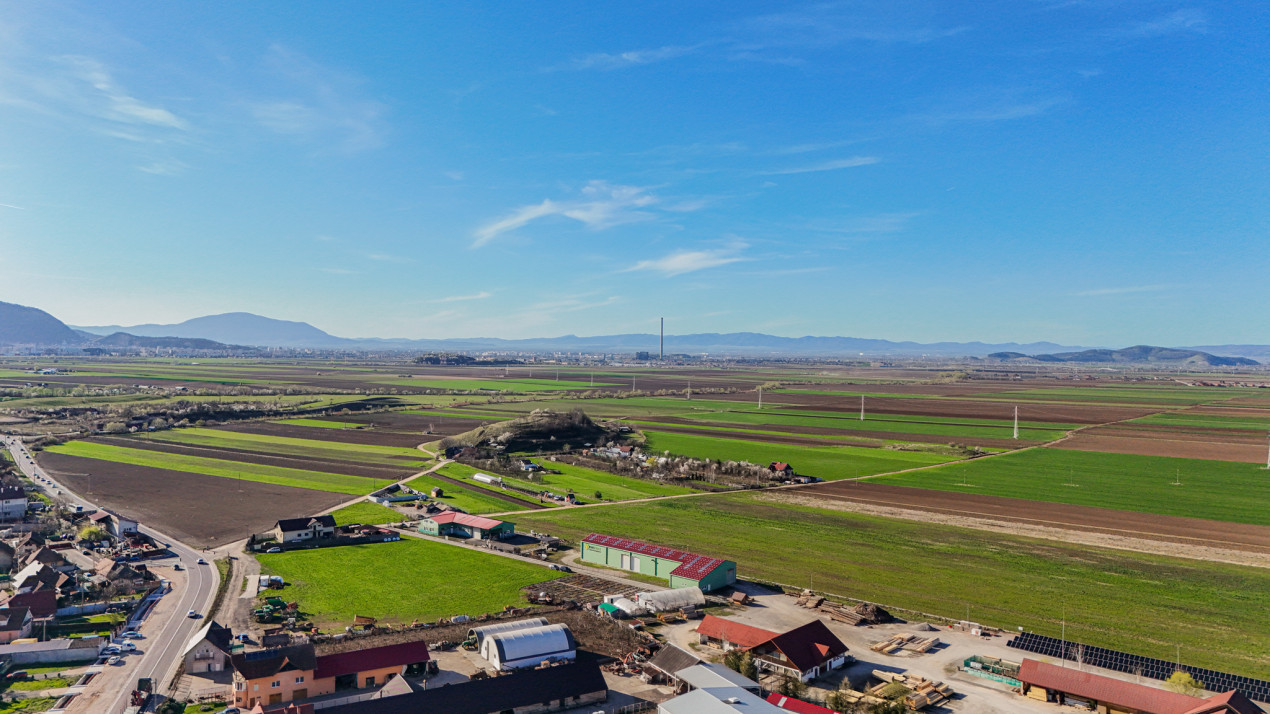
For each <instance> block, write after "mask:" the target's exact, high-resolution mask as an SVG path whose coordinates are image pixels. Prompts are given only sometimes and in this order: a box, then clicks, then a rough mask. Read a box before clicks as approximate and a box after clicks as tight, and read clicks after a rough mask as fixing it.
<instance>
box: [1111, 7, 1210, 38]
mask: <svg viewBox="0 0 1270 714" xmlns="http://www.w3.org/2000/svg"><path fill="white" fill-rule="evenodd" d="M1207 29H1208V15H1207V14H1205V13H1204V11H1203V10H1200V9H1198V8H1181V9H1179V10H1174V11H1173V12H1171V13H1169V14H1167V15H1163V16H1161V17H1157V18H1154V19H1152V20H1145V21H1142V22H1136V23H1134V24H1132V25H1128V26H1126V27H1122V28H1119V29H1118V30H1114V31H1113V32H1112V34H1113V35H1116V36H1119V37H1128V38H1137V39H1147V38H1151V37H1162V36H1164V35H1173V34H1177V33H1179V32H1204V31H1205V30H1207Z"/></svg>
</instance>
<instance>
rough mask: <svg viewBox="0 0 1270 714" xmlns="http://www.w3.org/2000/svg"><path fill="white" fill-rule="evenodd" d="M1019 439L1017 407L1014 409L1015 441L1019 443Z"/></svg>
mask: <svg viewBox="0 0 1270 714" xmlns="http://www.w3.org/2000/svg"><path fill="white" fill-rule="evenodd" d="M1018 438H1019V408H1018V407H1015V408H1014V439H1015V441H1017V440H1018Z"/></svg>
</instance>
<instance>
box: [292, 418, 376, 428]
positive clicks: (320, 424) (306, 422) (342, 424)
mask: <svg viewBox="0 0 1270 714" xmlns="http://www.w3.org/2000/svg"><path fill="white" fill-rule="evenodd" d="M273 423H274V424H281V425H283V426H311V427H316V428H319V429H356V428H357V427H359V426H365V424H358V423H357V422H351V421H328V420H326V419H278V420H275V421H274V422H273Z"/></svg>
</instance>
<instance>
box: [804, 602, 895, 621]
mask: <svg viewBox="0 0 1270 714" xmlns="http://www.w3.org/2000/svg"><path fill="white" fill-rule="evenodd" d="M819 607H820V609H821V610H822V611H824V612H825V613H826V614H828V615H829V618H830V619H831V620H835V621H837V622H845V623H847V624H848V625H861V626H862V625H880V624H882V623H884V622H891V621H892V620H893V619H895V618H893V617H891V613H889V612H887V611H886V610H883V609H882V608H880V607H878V606H877V605H874V604H873V603H871V602H862V603H860V604H859V605H856V606H855V607H851V608H849V607H847V606H846V605H839V604H838V603H834V602H826V603H823V604H821V605H820V606H819Z"/></svg>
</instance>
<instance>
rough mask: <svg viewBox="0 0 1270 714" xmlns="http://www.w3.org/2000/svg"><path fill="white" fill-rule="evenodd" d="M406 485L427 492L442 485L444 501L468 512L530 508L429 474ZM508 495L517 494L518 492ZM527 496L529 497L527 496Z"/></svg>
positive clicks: (411, 480)
mask: <svg viewBox="0 0 1270 714" xmlns="http://www.w3.org/2000/svg"><path fill="white" fill-rule="evenodd" d="M406 485H407V486H409V487H410V488H413V489H417V490H419V491H423V492H425V493H431V492H432V487H433V486H440V487H441V491H442V493H444V494H445V496H444V497H443V498H442V499H441V501H442V502H444V503H448V504H450V505H451V506H454V507H455V508H461V509H463V510H464V511H467V512H468V513H502V512H504V511H523V510H527V509H528V508H529V507H528V506H520V505H517V504H515V503H512V502H510V501H504V500H503V499H501V498H495V497H494V496H491V495H489V494H488V493H485V492H484V490H483V489H479V488H463V487H462V486H456V485H454V484H452V483H450V482H449V481H443V480H441V479H439V478H436V477H434V476H431V475H428V474H423V475H422V476H416V477H415V478H413V479H410V480H409V481H407V482H406ZM472 485H473V486H479V485H480V484H477V483H475V482H473V484H472ZM508 495H512V496H515V495H516V494H514V493H512V494H508ZM526 498H528V497H527V496H526Z"/></svg>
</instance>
